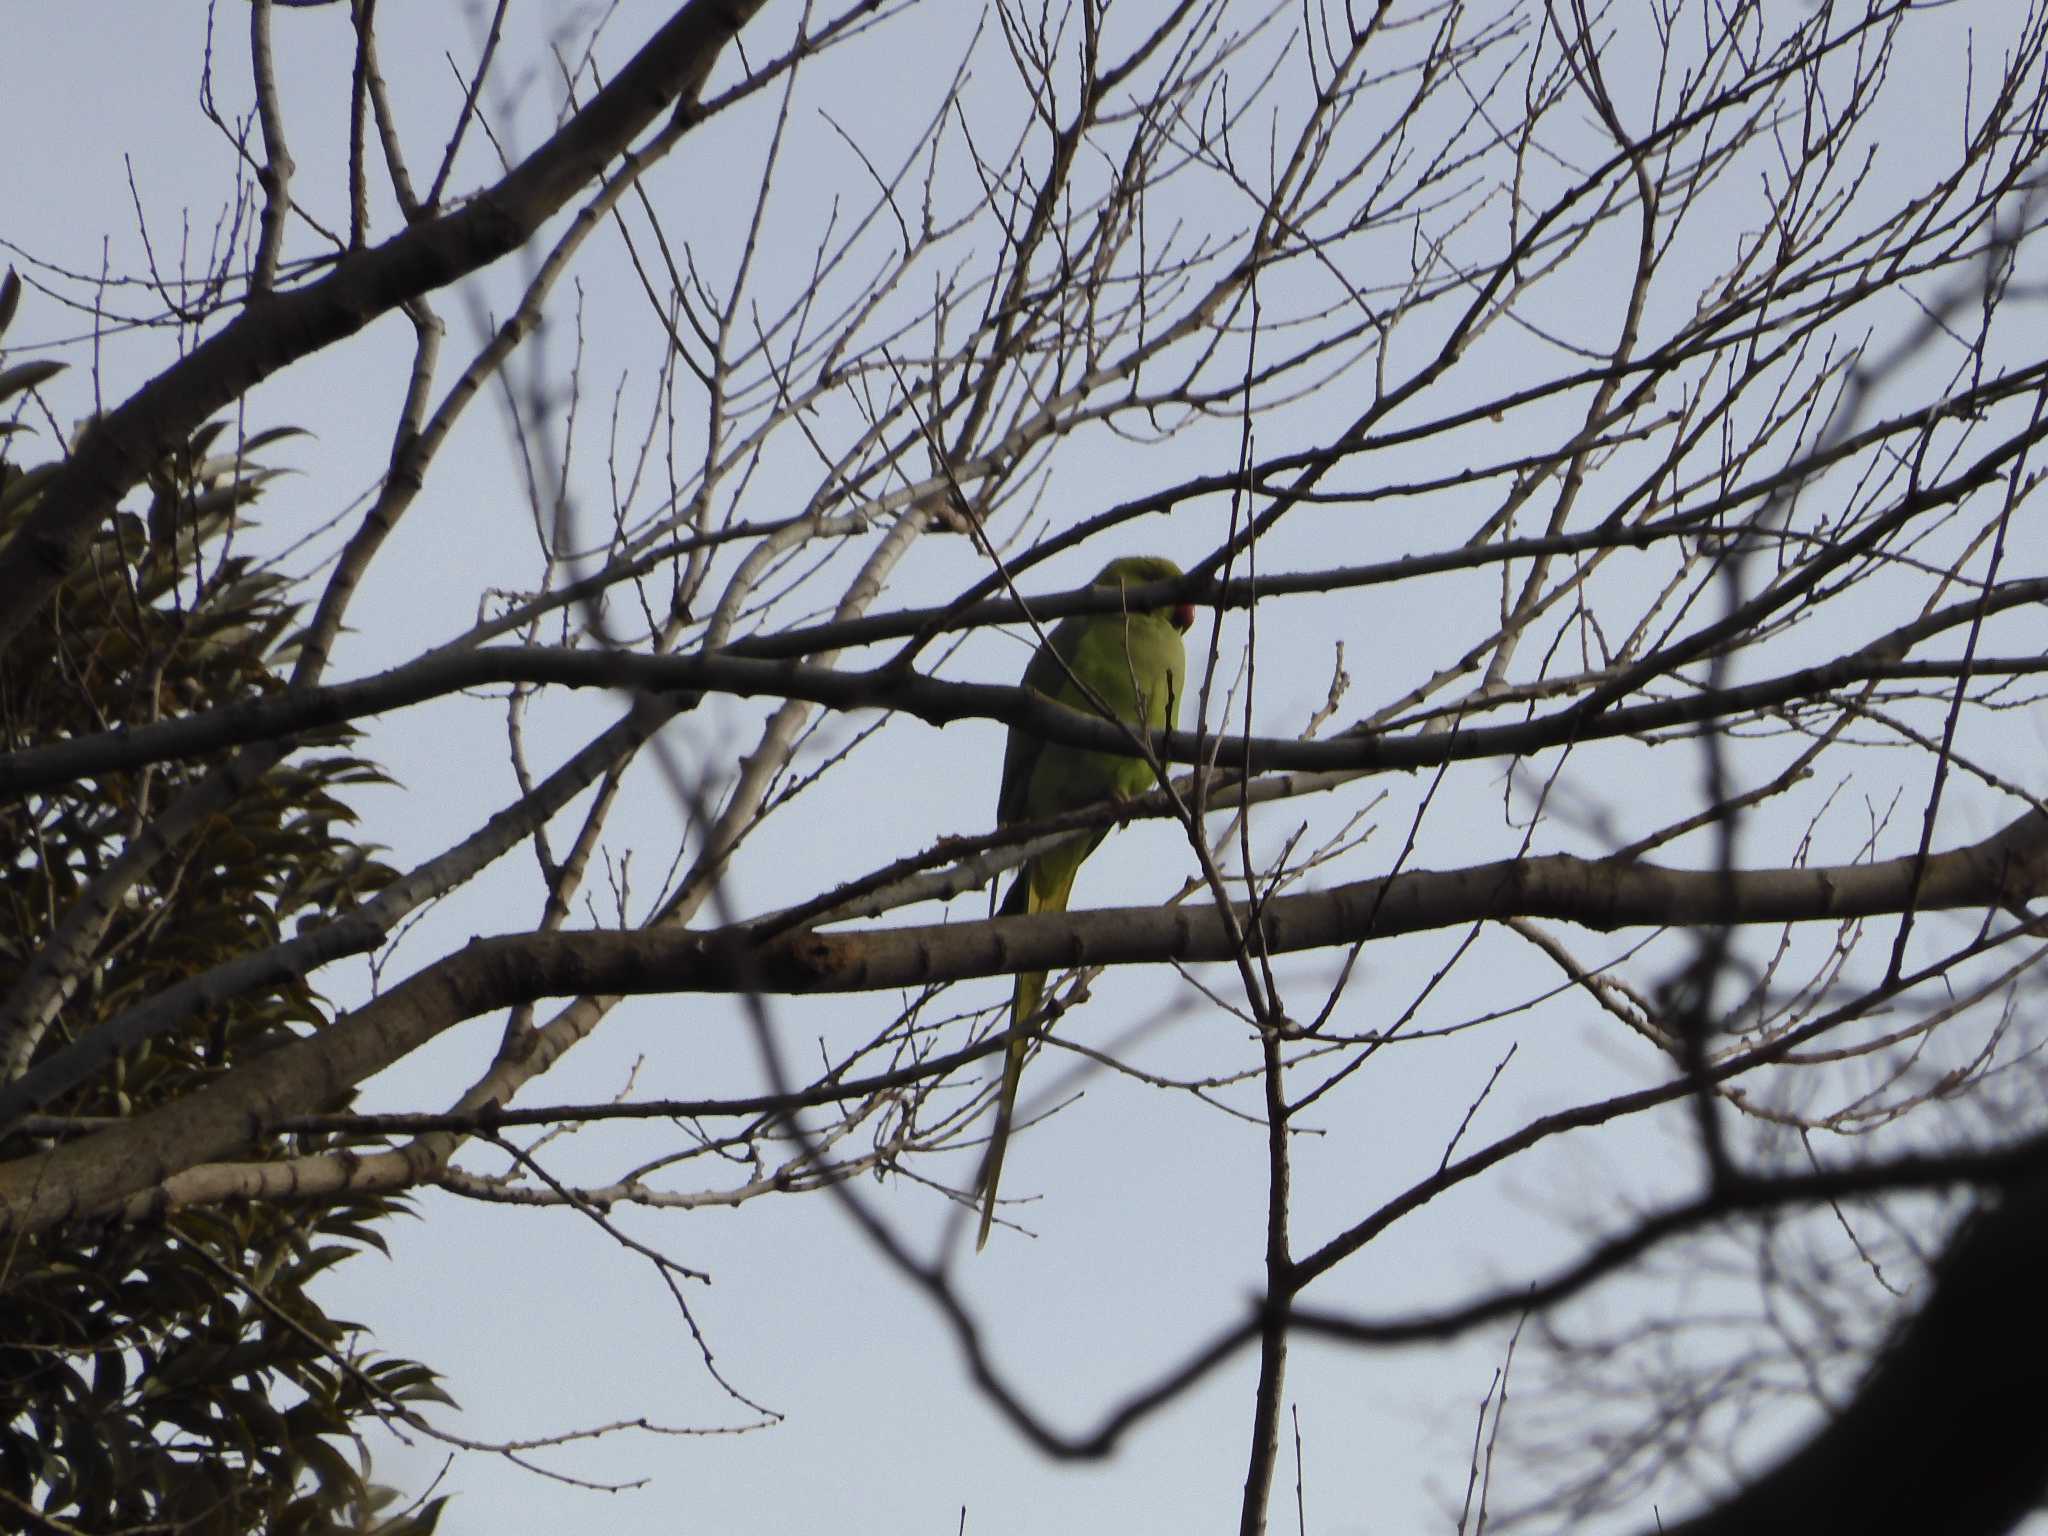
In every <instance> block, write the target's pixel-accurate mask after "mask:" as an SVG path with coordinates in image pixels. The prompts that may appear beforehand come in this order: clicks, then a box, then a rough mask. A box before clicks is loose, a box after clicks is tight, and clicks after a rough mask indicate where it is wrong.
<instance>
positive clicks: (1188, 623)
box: [1173, 603, 1195, 631]
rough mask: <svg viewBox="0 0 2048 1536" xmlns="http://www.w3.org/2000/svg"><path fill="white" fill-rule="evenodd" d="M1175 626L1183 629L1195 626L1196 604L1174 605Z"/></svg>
mask: <svg viewBox="0 0 2048 1536" xmlns="http://www.w3.org/2000/svg"><path fill="white" fill-rule="evenodd" d="M1173 627H1174V628H1175V629H1178V630H1183V631H1185V630H1190V629H1193V628H1194V627H1195V605H1194V604H1193V603H1175V604H1174V605H1173Z"/></svg>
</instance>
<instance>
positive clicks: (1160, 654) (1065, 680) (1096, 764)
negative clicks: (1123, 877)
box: [974, 555, 1195, 1249]
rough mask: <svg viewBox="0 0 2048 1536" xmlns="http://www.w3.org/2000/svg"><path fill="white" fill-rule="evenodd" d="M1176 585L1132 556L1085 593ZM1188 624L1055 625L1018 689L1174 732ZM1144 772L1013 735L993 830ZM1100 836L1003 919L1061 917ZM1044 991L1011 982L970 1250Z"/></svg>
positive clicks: (1033, 976) (984, 1228)
mask: <svg viewBox="0 0 2048 1536" xmlns="http://www.w3.org/2000/svg"><path fill="white" fill-rule="evenodd" d="M1180 574H1181V569H1180V567H1179V566H1177V565H1175V564H1174V563H1173V562H1172V561H1171V560H1162V559H1160V558H1158V557H1157V556H1146V555H1141V556H1133V557H1132V558H1129V559H1125V560H1112V561H1110V562H1109V564H1108V565H1105V566H1104V567H1103V568H1102V572H1101V574H1100V575H1098V576H1097V577H1096V578H1095V579H1094V580H1093V581H1091V582H1090V583H1089V585H1090V586H1091V587H1119V588H1120V587H1127V586H1136V585H1139V584H1141V583H1145V582H1155V581H1171V580H1174V579H1175V578H1177V577H1178V576H1179V575H1180ZM1194 621H1195V611H1194V609H1193V608H1192V607H1191V606H1190V605H1189V604H1187V603H1179V604H1175V605H1173V606H1170V607H1166V608H1154V609H1151V610H1149V611H1147V612H1143V613H1095V614H1076V615H1075V616H1074V617H1072V618H1069V619H1062V620H1061V621H1060V622H1059V624H1058V625H1057V626H1056V627H1055V628H1054V629H1053V632H1052V633H1051V635H1049V636H1048V637H1047V638H1046V642H1045V643H1044V644H1042V645H1040V646H1039V648H1038V652H1037V654H1036V655H1034V656H1033V657H1032V658H1031V665H1030V666H1028V667H1026V668H1025V669H1024V686H1025V687H1026V688H1029V689H1031V690H1032V691H1034V692H1036V693H1042V694H1044V695H1045V696H1046V697H1047V698H1049V699H1052V700H1054V701H1055V702H1057V703H1060V704H1065V705H1067V706H1068V707H1069V708H1072V709H1078V710H1081V711H1083V712H1084V713H1087V714H1095V715H1099V714H1101V713H1103V712H1104V711H1105V710H1106V711H1107V712H1108V713H1109V714H1110V715H1111V716H1112V717H1114V718H1115V719H1118V720H1121V721H1123V722H1124V723H1125V724H1126V725H1132V726H1143V727H1145V728H1146V729H1148V730H1154V731H1157V730H1163V729H1165V728H1167V727H1169V726H1171V725H1173V723H1174V721H1175V717H1176V716H1177V715H1178V714H1179V712H1180V700H1181V693H1182V690H1183V687H1184V685H1185V683H1186V680H1187V652H1186V650H1185V648H1184V647H1183V646H1182V644H1181V638H1180V637H1181V632H1182V631H1183V630H1185V629H1187V628H1188V626H1189V625H1191V624H1193V623H1194ZM1152 785H1153V778H1152V768H1151V765H1150V764H1148V763H1147V762H1146V761H1145V760H1144V759H1143V758H1142V757H1130V756H1126V755H1124V754H1122V753H1118V752H1089V751H1084V750H1083V749H1081V748H1079V747H1063V746H1060V745H1059V744H1057V743H1056V742H1050V741H1042V740H1040V739H1039V738H1038V737H1036V736H1032V735H1028V734H1026V733H1025V732H1023V731H1018V730H1012V731H1011V732H1010V740H1009V744H1008V745H1007V746H1006V747H1005V748H1004V749H1003V787H1002V792H1001V794H1000V796H999V797H998V798H997V801H996V824H997V825H998V826H1002V825H1005V824H1007V823H1010V822H1017V821H1036V820H1038V819H1040V818H1041V817H1045V816H1057V815H1059V814H1060V813H1061V812H1062V811H1072V810H1078V809H1080V808H1081V807H1082V806H1084V805H1094V804H1096V803H1097V802H1098V801H1102V800H1110V799H1126V798H1129V797H1130V796H1133V795H1138V794H1142V793H1144V792H1145V791H1146V790H1148V789H1150V788H1152ZM1107 831H1108V828H1106V827H1104V828H1099V829H1097V830H1094V831H1089V832H1081V833H1077V834H1076V835H1075V836H1073V837H1072V838H1070V839H1068V840H1067V841H1066V842H1064V843H1061V844H1060V845H1059V846H1058V847H1056V848H1053V849H1051V850H1050V851H1049V852H1046V853H1041V854H1039V855H1038V856H1037V857H1036V858H1034V859H1031V860H1029V861H1028V862H1026V863H1025V864H1024V866H1023V867H1022V868H1021V869H1019V870H1018V871H1017V877H1016V879H1015V880H1014V881H1013V882H1012V883H1011V885H1010V890H1009V894H1008V895H1007V896H1005V897H1004V898H1003V906H1002V915H1003V916H1006V917H1008V916H1012V915H1015V914H1019V913H1027V912H1064V911H1065V910H1066V909H1067V895H1068V893H1069V892H1070V891H1072V890H1073V888H1074V875H1075V873H1076V872H1077V871H1078V870H1079V869H1080V868H1081V861H1082V860H1083V859H1085V858H1087V857H1088V855H1089V854H1091V853H1093V852H1094V851H1095V847H1096V845H1097V844H1098V843H1100V842H1101V841H1102V838H1103V834H1104V833H1105V832H1107ZM1044 991H1045V972H1043V971H1033V972H1028V973H1026V974H1023V975H1020V976H1018V977H1017V981H1016V988H1015V990H1014V991H1013V992H1012V993H1011V994H1010V1044H1009V1050H1008V1052H1007V1053H1006V1055H1005V1057H1004V1061H1003V1086H1002V1093H1001V1096H1000V1097H999V1098H998V1099H997V1101H996V1125H995V1131H994V1132H993V1134H992V1135H991V1136H990V1137H989V1144H988V1155H987V1158H986V1160H985V1161H984V1162H983V1164H982V1168H981V1232H980V1234H979V1236H978V1237H977V1238H976V1239H975V1244H974V1246H975V1247H976V1248H977V1249H979V1248H980V1247H982V1246H983V1245H984V1244H985V1243H987V1242H988V1229H989V1223H990V1221H992V1220H993V1219H994V1217H995V1209H996V1180H997V1178H998V1177H999V1176H1000V1175H1001V1173H1002V1171H1003V1150H1004V1148H1005V1147H1006V1146H1007V1145H1008V1143H1009V1139H1010V1119H1011V1116H1012V1115H1013V1114H1014V1113H1015V1112H1016V1107H1017V1077H1018V1074H1019V1073H1021V1072H1022V1071H1023V1070H1024V1056H1025V1052H1026V1051H1027V1050H1028V1048H1029V1046H1030V1043H1031V1037H1030V1034H1029V1033H1028V1031H1027V1029H1026V1025H1027V1024H1028V1023H1029V1021H1030V1019H1031V1016H1032V1015H1033V1014H1034V1013H1036V1012H1037V1011H1038V1003H1039V998H1040V996H1041V995H1042V994H1043V993H1044Z"/></svg>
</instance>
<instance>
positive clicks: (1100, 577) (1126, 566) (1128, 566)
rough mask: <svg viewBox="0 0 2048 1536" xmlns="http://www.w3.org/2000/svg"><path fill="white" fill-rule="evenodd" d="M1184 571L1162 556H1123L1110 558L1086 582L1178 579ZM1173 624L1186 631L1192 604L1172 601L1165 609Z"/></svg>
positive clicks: (1107, 584) (1191, 618) (1107, 583)
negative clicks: (1093, 577) (1107, 562)
mask: <svg viewBox="0 0 2048 1536" xmlns="http://www.w3.org/2000/svg"><path fill="white" fill-rule="evenodd" d="M1185 574H1187V573H1186V572H1184V571H1183V570H1181V568H1180V567H1179V566H1177V565H1175V564H1174V563H1173V562H1172V561H1171V560H1169V559H1167V558H1166V557H1165V556H1164V555H1126V556H1125V557H1124V558H1123V559H1121V560H1112V561H1110V562H1109V564H1107V565H1105V566H1104V567H1103V568H1102V570H1101V571H1100V572H1099V573H1098V574H1097V575H1096V577H1095V579H1094V580H1093V581H1091V582H1089V583H1088V585H1089V586H1091V587H1134V586H1137V585H1139V584H1140V583H1144V582H1154V581H1178V580H1179V579H1180V578H1181V577H1182V576H1184V575H1185ZM1167 617H1168V618H1170V619H1171V620H1172V621H1173V627H1174V628H1175V629H1179V630H1187V629H1190V628H1192V627H1193V626H1194V622H1195V605H1194V604H1193V603H1175V604H1174V605H1173V606H1172V608H1171V609H1170V610H1168V611H1167Z"/></svg>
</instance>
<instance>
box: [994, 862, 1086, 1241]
mask: <svg viewBox="0 0 2048 1536" xmlns="http://www.w3.org/2000/svg"><path fill="white" fill-rule="evenodd" d="M1036 862H1037V861H1036V860H1034V861H1032V863H1029V864H1026V865H1025V866H1024V867H1023V868H1022V869H1020V870H1018V871H1017V878H1016V879H1015V880H1014V881H1012V882H1011V884H1010V890H1009V894H1008V895H1006V896H1005V897H1004V898H1003V907H1002V912H1001V914H1000V915H1001V916H1003V917H1015V916H1018V915H1019V914H1021V913H1026V912H1064V911H1065V910H1066V908H1067V896H1068V893H1069V892H1071V891H1072V890H1073V888H1074V872H1075V870H1076V869H1078V868H1079V867H1080V861H1079V860H1078V859H1077V860H1075V861H1074V863H1073V864H1072V865H1071V866H1070V867H1069V868H1068V869H1067V871H1066V878H1065V879H1063V880H1061V881H1060V882H1059V884H1058V886H1057V887H1056V888H1055V889H1053V890H1050V891H1040V890H1039V889H1038V888H1037V887H1038V881H1037V878H1036V876H1037V873H1038V871H1037V869H1036ZM1044 996H1045V972H1043V971H1023V972H1020V973H1019V974H1018V976H1017V980H1016V984H1015V986H1014V987H1013V988H1012V989H1011V992H1010V1043H1009V1047H1008V1049H1006V1050H1005V1051H1004V1052H1003V1086H1002V1090H1001V1092H1000V1093H999V1094H998V1095H997V1097H996V1124H995V1129H994V1130H993V1131H992V1132H991V1133H990V1134H989V1139H988V1152H987V1153H986V1155H985V1156H984V1157H983V1158H982V1164H981V1176H980V1178H979V1179H978V1180H976V1183H977V1184H978V1185H979V1186H980V1190H981V1228H980V1230H979V1231H978V1232H977V1233H976V1234H975V1238H974V1251H975V1252H976V1253H979V1252H981V1250H982V1249H983V1248H985V1247H986V1246H987V1245H988V1232H989V1227H990V1226H991V1225H992V1224H993V1223H994V1221H995V1217H996V1182H997V1180H998V1179H1000V1178H1001V1177H1002V1173H1003V1153H1004V1152H1005V1151H1006V1150H1007V1149H1008V1147H1009V1145H1010V1122H1011V1121H1012V1119H1014V1118H1015V1116H1016V1113H1017V1081H1018V1079H1019V1078H1021V1077H1022V1076H1023V1075H1024V1058H1025V1057H1026V1056H1027V1055H1028V1054H1030V1051H1031V1034H1030V1031H1029V1029H1028V1028H1027V1027H1026V1026H1027V1025H1028V1024H1029V1023H1030V1020H1031V1017H1032V1015H1033V1014H1035V1013H1037V1012H1038V1005H1039V1002H1040V1001H1041V1000H1042V999H1043V998H1044Z"/></svg>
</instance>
